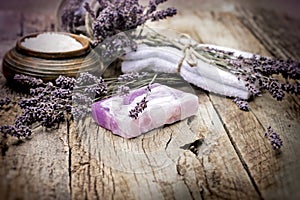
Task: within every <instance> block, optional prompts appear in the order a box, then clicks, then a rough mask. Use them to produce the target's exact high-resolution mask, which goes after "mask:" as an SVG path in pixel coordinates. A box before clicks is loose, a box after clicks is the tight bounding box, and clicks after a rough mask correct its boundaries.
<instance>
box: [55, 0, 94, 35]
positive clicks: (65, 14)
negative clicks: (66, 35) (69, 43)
mask: <svg viewBox="0 0 300 200" xmlns="http://www.w3.org/2000/svg"><path fill="white" fill-rule="evenodd" d="M86 2H88V3H89V4H90V6H91V8H92V9H94V8H95V7H96V6H97V0H62V1H61V3H60V5H59V8H58V10H57V21H58V29H59V30H60V31H65V32H70V33H74V34H83V35H86V36H91V31H90V30H91V28H90V26H91V22H90V21H91V20H90V19H89V15H88V13H87V12H86V10H85V8H84V4H85V3H86Z"/></svg>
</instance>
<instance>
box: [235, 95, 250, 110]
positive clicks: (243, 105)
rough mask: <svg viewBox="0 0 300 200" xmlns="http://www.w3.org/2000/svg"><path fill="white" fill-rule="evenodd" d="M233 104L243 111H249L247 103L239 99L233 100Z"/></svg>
mask: <svg viewBox="0 0 300 200" xmlns="http://www.w3.org/2000/svg"><path fill="white" fill-rule="evenodd" d="M233 102H234V103H235V104H236V105H237V106H238V107H239V109H241V110H243V111H249V103H248V102H247V101H245V100H242V99H240V98H235V99H233Z"/></svg>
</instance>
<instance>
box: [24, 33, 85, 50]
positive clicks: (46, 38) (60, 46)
mask: <svg viewBox="0 0 300 200" xmlns="http://www.w3.org/2000/svg"><path fill="white" fill-rule="evenodd" d="M21 45H22V46H23V47H25V48H28V49H31V50H33V51H39V52H46V53H53V52H68V51H74V50H78V49H81V48H82V44H81V43H80V42H78V41H77V40H75V39H74V38H72V37H70V36H68V35H65V34H61V33H51V32H48V33H41V34H39V35H37V36H36V37H30V38H26V39H25V40H24V41H23V42H22V43H21Z"/></svg>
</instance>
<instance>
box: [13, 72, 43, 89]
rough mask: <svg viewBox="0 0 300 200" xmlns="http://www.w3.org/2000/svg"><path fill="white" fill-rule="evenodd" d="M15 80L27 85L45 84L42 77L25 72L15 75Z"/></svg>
mask: <svg viewBox="0 0 300 200" xmlns="http://www.w3.org/2000/svg"><path fill="white" fill-rule="evenodd" d="M14 80H15V81H17V82H18V83H21V84H22V85H24V86H26V87H39V86H41V85H43V80H42V79H39V78H34V77H31V76H27V75H23V74H16V75H15V76H14Z"/></svg>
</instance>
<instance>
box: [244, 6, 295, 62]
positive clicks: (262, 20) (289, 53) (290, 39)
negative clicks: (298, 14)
mask: <svg viewBox="0 0 300 200" xmlns="http://www.w3.org/2000/svg"><path fill="white" fill-rule="evenodd" d="M257 13H259V14H257ZM238 14H239V17H240V19H241V21H242V23H243V24H244V25H245V26H246V27H248V28H249V30H250V31H251V33H252V34H253V35H255V36H256V37H257V39H258V40H259V41H260V42H261V43H262V44H263V45H264V46H265V48H266V49H267V50H268V51H269V52H270V54H271V55H273V56H276V57H280V58H293V59H297V60H300V37H299V35H300V22H299V20H296V19H293V18H291V17H289V16H287V15H284V16H283V15H278V14H277V13H276V12H274V11H271V10H266V9H258V10H257V9H256V10H253V9H245V8H244V7H242V6H239V7H238Z"/></svg>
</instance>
